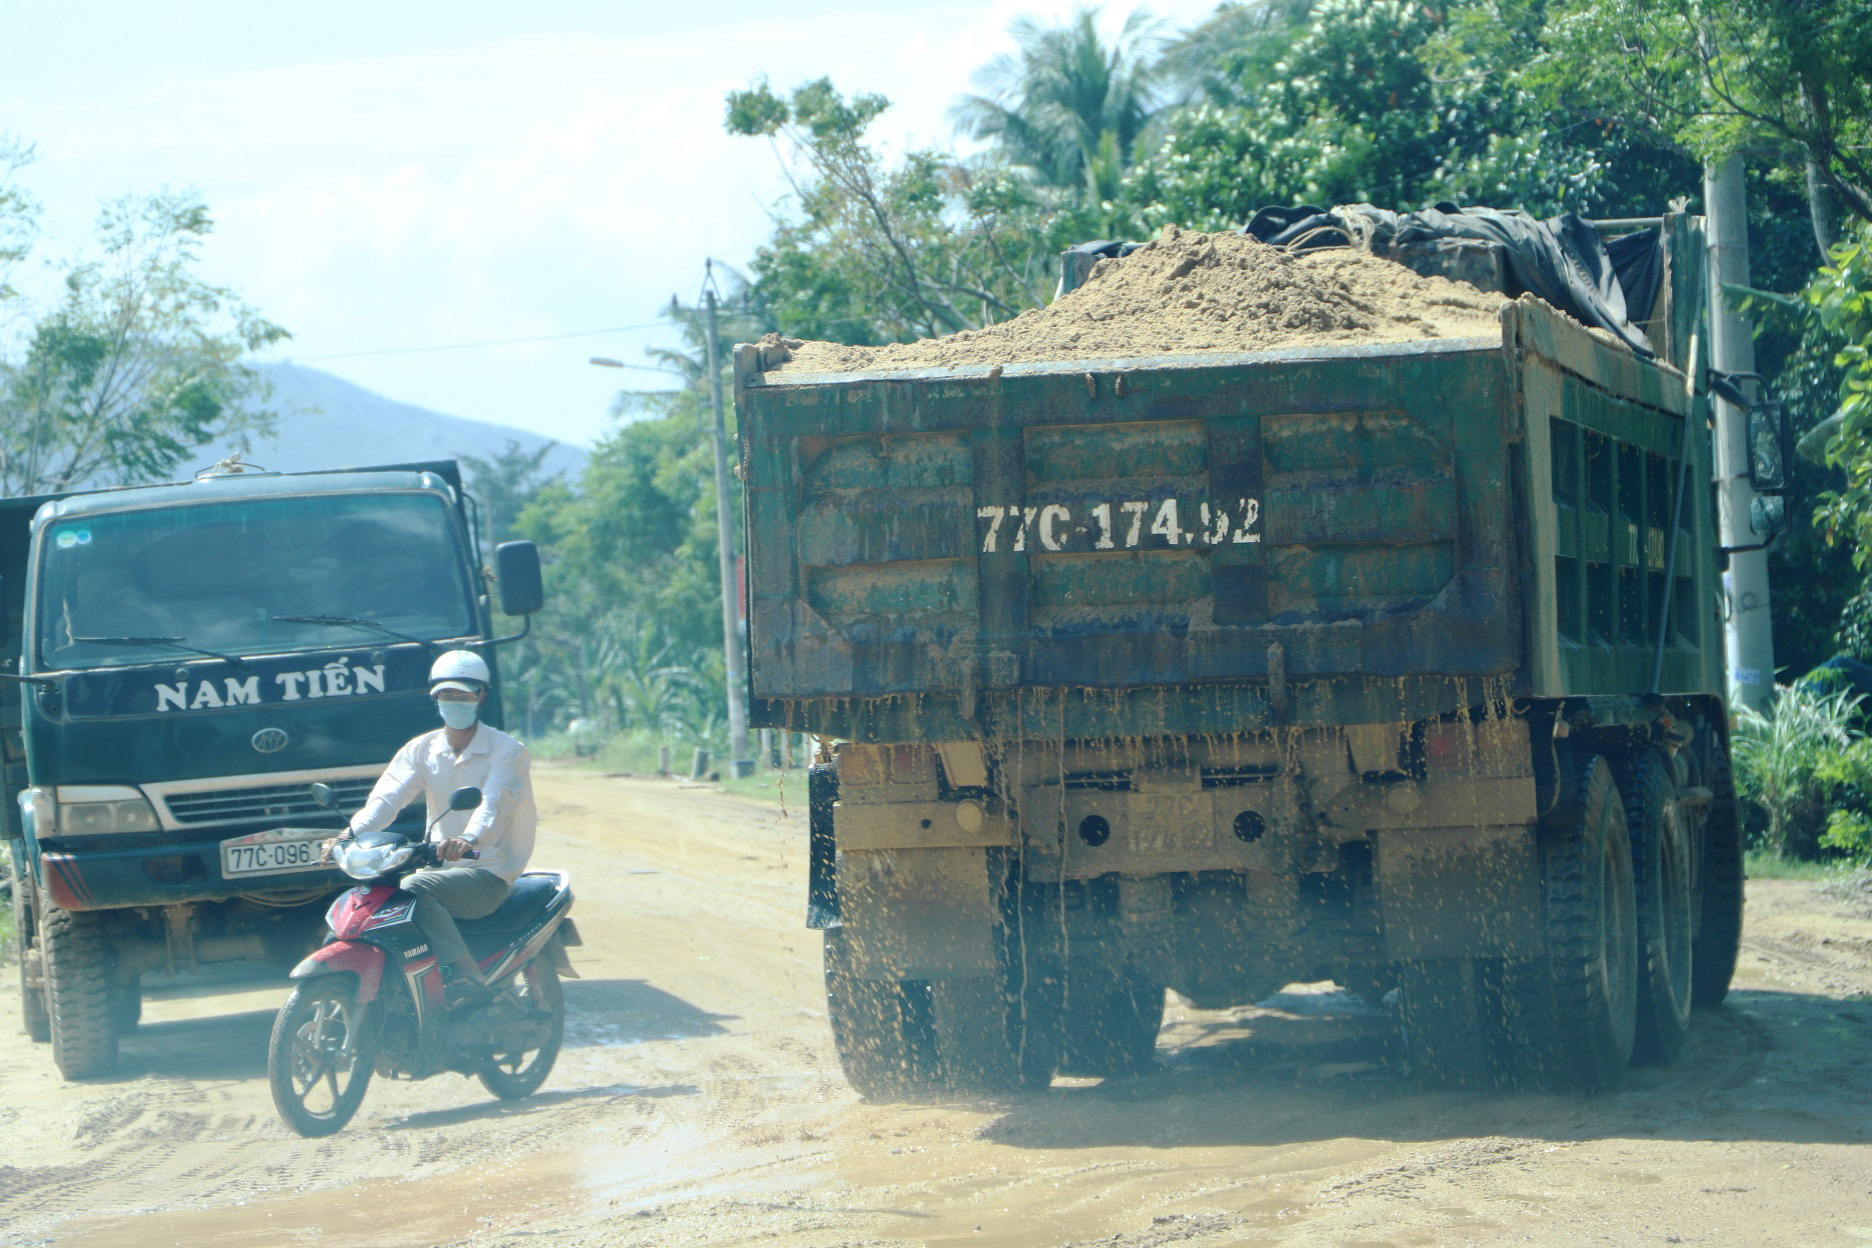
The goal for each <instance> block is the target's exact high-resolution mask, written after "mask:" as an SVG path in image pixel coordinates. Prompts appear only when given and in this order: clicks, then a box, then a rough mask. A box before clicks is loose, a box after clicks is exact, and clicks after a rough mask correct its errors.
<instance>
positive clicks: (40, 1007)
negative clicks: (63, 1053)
mask: <svg viewBox="0 0 1872 1248" xmlns="http://www.w3.org/2000/svg"><path fill="white" fill-rule="evenodd" d="M32 891H33V882H32V877H31V876H26V875H22V876H18V877H16V878H15V879H14V880H13V939H14V941H15V942H17V943H18V945H19V984H20V1025H21V1027H22V1028H23V1029H24V1030H25V1032H26V1038H27V1039H28V1040H31V1041H32V1042H33V1043H34V1044H45V1043H46V1042H47V1041H49V1040H51V1039H52V1014H51V1012H50V1011H49V1010H48V1009H47V1008H46V996H45V982H44V974H43V972H41V974H39V975H34V974H33V973H32V971H33V969H34V967H35V966H36V965H39V966H42V965H43V963H44V957H43V954H42V952H41V950H40V948H39V944H38V940H37V936H38V932H39V927H38V922H39V920H38V916H37V915H36V914H35V913H34V907H33V899H32ZM34 979H38V980H39V981H40V982H39V983H36V984H35V983H33V982H32V981H33V980H34Z"/></svg>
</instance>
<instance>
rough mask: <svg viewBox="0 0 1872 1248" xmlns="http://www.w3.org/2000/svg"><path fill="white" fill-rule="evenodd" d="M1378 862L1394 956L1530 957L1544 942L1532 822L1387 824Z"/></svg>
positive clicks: (1379, 840) (1388, 940) (1394, 958)
mask: <svg viewBox="0 0 1872 1248" xmlns="http://www.w3.org/2000/svg"><path fill="white" fill-rule="evenodd" d="M1373 839H1374V840H1375V841H1376V843H1377V856H1376V858H1375V861H1374V865H1375V867H1376V869H1377V876H1378V896H1379V898H1380V905H1381V907H1382V909H1383V914H1384V932H1385V952H1386V955H1387V956H1388V957H1389V958H1390V959H1391V960H1392V961H1398V962H1403V961H1421V960H1425V959H1438V958H1478V957H1513V958H1521V957H1533V956H1535V955H1537V954H1539V953H1540V952H1541V950H1542V948H1543V945H1544V940H1543V934H1542V926H1541V891H1540V858H1539V854H1538V852H1537V849H1536V845H1535V840H1534V829H1533V828H1532V827H1528V826H1523V825H1508V826H1500V827H1480V828H1410V829H1399V830H1396V831H1385V832H1381V833H1379V834H1378V835H1377V836H1376V837H1374V838H1373Z"/></svg>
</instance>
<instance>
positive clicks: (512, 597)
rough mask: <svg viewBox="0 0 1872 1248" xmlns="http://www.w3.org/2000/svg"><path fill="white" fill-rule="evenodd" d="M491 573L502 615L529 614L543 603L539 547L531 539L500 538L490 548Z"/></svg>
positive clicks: (543, 591)
mask: <svg viewBox="0 0 1872 1248" xmlns="http://www.w3.org/2000/svg"><path fill="white" fill-rule="evenodd" d="M494 576H495V579H496V581H498V583H499V584H500V609H501V613H502V614H503V615H532V614H533V613H534V612H535V611H537V610H539V609H540V608H541V607H542V606H544V605H545V603H546V588H545V586H544V585H542V584H541V583H540V561H539V548H538V547H536V546H535V545H533V543H532V542H502V543H501V544H500V545H499V546H496V547H495V548H494Z"/></svg>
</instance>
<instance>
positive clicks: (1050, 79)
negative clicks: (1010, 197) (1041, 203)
mask: <svg viewBox="0 0 1872 1248" xmlns="http://www.w3.org/2000/svg"><path fill="white" fill-rule="evenodd" d="M1097 19H1098V10H1097V9H1080V10H1079V11H1078V12H1077V13H1076V14H1075V15H1074V16H1073V18H1072V19H1071V20H1070V21H1068V22H1066V23H1065V24H1064V25H1061V26H1042V25H1040V24H1039V23H1038V22H1036V21H1034V20H1033V19H1032V18H1020V19H1018V20H1017V21H1015V22H1014V24H1013V26H1012V27H1010V30H1011V32H1012V34H1013V36H1014V42H1015V43H1016V44H1017V45H1019V49H1020V50H1019V53H1018V55H1015V56H1009V55H1006V54H1003V55H1001V56H997V57H996V58H995V59H994V60H992V61H990V62H989V63H988V64H987V65H985V66H983V67H982V68H981V69H980V70H978V71H976V74H975V83H976V85H977V86H979V87H980V88H982V91H983V94H980V95H967V96H964V97H962V99H961V100H959V101H958V102H957V103H956V106H955V108H954V109H953V110H952V112H951V115H952V116H953V117H954V119H955V121H956V124H957V125H958V126H959V127H960V128H961V130H962V131H963V133H965V134H967V135H968V136H969V137H971V138H976V139H986V140H988V141H989V142H991V143H992V144H993V145H994V146H995V148H996V149H997V151H998V153H999V154H1000V155H1001V156H1002V157H1003V158H1004V159H1006V160H1007V162H1008V163H1009V164H1011V165H1013V166H1015V167H1016V168H1021V169H1026V170H1028V171H1030V173H1031V175H1032V176H1033V177H1034V178H1035V179H1036V180H1037V181H1039V182H1040V183H1041V184H1042V185H1045V186H1050V187H1056V188H1059V189H1061V190H1065V191H1068V192H1072V193H1082V194H1085V195H1087V196H1090V197H1092V198H1093V199H1102V198H1109V196H1110V193H1111V192H1112V191H1113V190H1115V189H1116V180H1117V178H1118V176H1119V175H1121V174H1122V173H1123V172H1124V170H1125V169H1126V168H1128V167H1129V166H1130V164H1131V161H1132V158H1133V156H1134V154H1135V148H1136V145H1137V141H1138V137H1139V136H1140V135H1141V134H1142V133H1143V132H1144V128H1145V126H1146V125H1148V124H1149V123H1150V119H1151V116H1152V114H1153V113H1154V112H1155V111H1156V109H1157V104H1158V100H1157V91H1156V80H1155V69H1154V66H1153V65H1152V63H1151V56H1152V54H1153V53H1154V52H1155V49H1156V47H1157V44H1158V42H1159V36H1158V34H1157V23H1156V22H1154V21H1153V20H1152V19H1151V18H1150V17H1149V15H1148V14H1146V13H1144V12H1143V11H1141V10H1140V11H1138V12H1134V13H1132V14H1131V16H1130V17H1128V18H1126V19H1125V24H1124V26H1123V28H1122V29H1121V30H1120V31H1119V33H1118V36H1117V38H1115V39H1113V40H1112V41H1111V42H1110V43H1107V42H1106V41H1105V39H1104V37H1103V36H1101V35H1100V34H1099V30H1098V20H1097Z"/></svg>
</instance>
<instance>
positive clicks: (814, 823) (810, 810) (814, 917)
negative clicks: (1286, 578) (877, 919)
mask: <svg viewBox="0 0 1872 1248" xmlns="http://www.w3.org/2000/svg"><path fill="white" fill-rule="evenodd" d="M837 802H838V772H837V771H835V770H833V768H832V767H831V765H830V764H828V763H818V764H815V765H814V766H812V767H811V768H809V769H807V772H806V827H807V833H808V837H809V846H808V851H807V859H806V862H807V868H806V869H807V876H806V881H807V882H806V926H807V927H809V928H815V929H818V930H824V929H825V928H828V927H837V926H839V922H840V920H839V895H838V844H837V841H836V839H835V836H834V833H833V828H832V808H833V806H834V805H836V804H837Z"/></svg>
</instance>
